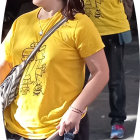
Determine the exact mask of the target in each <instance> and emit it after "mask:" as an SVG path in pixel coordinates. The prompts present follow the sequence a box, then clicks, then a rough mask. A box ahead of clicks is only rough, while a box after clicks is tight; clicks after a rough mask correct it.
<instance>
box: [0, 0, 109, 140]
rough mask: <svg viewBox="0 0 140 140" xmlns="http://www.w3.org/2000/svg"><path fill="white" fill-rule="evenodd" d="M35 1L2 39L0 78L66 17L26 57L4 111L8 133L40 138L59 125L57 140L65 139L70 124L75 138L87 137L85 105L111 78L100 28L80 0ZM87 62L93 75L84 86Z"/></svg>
mask: <svg viewBox="0 0 140 140" xmlns="http://www.w3.org/2000/svg"><path fill="white" fill-rule="evenodd" d="M33 4H35V5H37V6H38V7H39V8H37V9H35V10H33V11H31V12H29V13H26V14H23V15H21V16H20V17H18V18H17V19H16V20H15V21H14V23H13V25H12V27H11V30H10V31H9V33H8V35H7V36H6V38H5V39H4V41H3V42H2V45H1V47H0V52H1V56H2V55H3V60H2V61H1V62H0V83H2V81H3V80H4V78H5V77H6V75H7V74H8V73H9V72H10V70H11V68H12V67H14V66H15V65H18V64H20V63H21V62H22V61H24V60H26V58H27V57H28V56H29V54H30V53H31V51H32V50H33V49H34V48H35V47H36V45H37V43H38V42H39V41H40V40H41V38H42V37H43V36H44V35H45V33H46V32H47V31H48V30H49V29H50V28H51V27H53V26H54V25H55V24H56V23H57V22H58V21H60V20H61V19H62V18H63V17H64V16H65V17H67V18H68V21H67V22H66V23H64V24H63V25H62V26H61V27H60V28H59V29H58V30H56V31H55V32H54V33H53V34H52V35H51V36H50V37H49V39H48V40H47V41H45V43H44V44H43V45H42V46H41V48H40V50H39V51H38V52H37V54H36V55H35V57H34V59H32V60H31V61H30V62H29V63H28V65H27V67H26V69H25V71H24V73H23V76H22V78H21V81H20V85H19V90H18V95H17V97H16V99H15V100H14V101H13V102H12V103H11V104H10V105H9V106H8V107H7V108H6V109H5V111H4V121H5V127H6V129H7V130H8V132H9V133H10V134H9V135H10V137H9V138H12V139H14V140H15V139H16V140H21V139H22V140H23V139H24V140H27V139H38V140H41V139H46V138H48V137H49V136H50V135H51V134H53V133H54V132H55V131H56V130H57V129H59V136H57V137H56V138H55V140H63V137H64V139H65V138H66V136H67V134H68V132H69V131H71V130H72V131H73V134H76V136H75V138H74V140H88V139H89V136H88V135H89V132H88V130H89V126H88V125H89V124H88V115H87V114H86V113H85V112H84V110H85V109H86V107H88V106H89V104H91V103H92V102H93V101H94V100H95V99H96V97H97V96H98V94H99V93H100V92H101V91H102V89H103V88H104V87H105V85H106V84H107V83H108V80H109V68H108V64H107V60H106V57H105V53H104V49H103V48H104V44H103V42H102V40H101V37H100V34H99V32H98V30H97V29H96V27H95V26H94V24H93V22H92V21H91V19H90V18H89V17H88V16H87V15H85V14H84V13H85V11H84V1H83V0H33ZM91 30H92V31H93V32H91ZM85 64H87V66H88V68H89V70H90V73H91V75H92V76H91V79H90V81H89V82H88V83H87V85H86V86H85V87H84V88H83V86H84V79H85ZM65 132H66V133H65ZM78 132H79V133H78ZM64 133H65V136H63V134H64ZM11 136H12V137H11ZM67 140H71V139H70V138H67Z"/></svg>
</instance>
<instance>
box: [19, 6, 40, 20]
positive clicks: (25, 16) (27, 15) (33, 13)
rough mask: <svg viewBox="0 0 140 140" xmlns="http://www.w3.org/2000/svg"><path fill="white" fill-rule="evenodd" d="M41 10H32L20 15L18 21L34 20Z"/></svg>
mask: <svg viewBox="0 0 140 140" xmlns="http://www.w3.org/2000/svg"><path fill="white" fill-rule="evenodd" d="M39 10H40V8H37V9H35V10H32V11H30V12H27V13H24V14H22V15H20V16H19V17H18V18H17V20H18V21H20V20H23V19H32V18H33V17H35V16H37V14H38V12H39Z"/></svg>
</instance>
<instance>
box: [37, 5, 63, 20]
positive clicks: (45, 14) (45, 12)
mask: <svg viewBox="0 0 140 140" xmlns="http://www.w3.org/2000/svg"><path fill="white" fill-rule="evenodd" d="M62 8H63V5H62V3H59V4H56V5H53V6H52V7H51V6H50V8H49V9H48V8H45V7H42V9H41V10H40V12H39V14H38V18H39V19H40V20H41V19H48V18H51V17H52V16H53V15H54V14H55V13H57V12H58V11H60V10H61V9H62Z"/></svg>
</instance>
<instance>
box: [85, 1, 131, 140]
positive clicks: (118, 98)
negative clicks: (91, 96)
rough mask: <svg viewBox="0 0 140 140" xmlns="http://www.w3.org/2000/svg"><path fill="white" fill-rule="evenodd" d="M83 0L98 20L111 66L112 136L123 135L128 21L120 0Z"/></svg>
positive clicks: (88, 10)
mask: <svg viewBox="0 0 140 140" xmlns="http://www.w3.org/2000/svg"><path fill="white" fill-rule="evenodd" d="M84 2H85V11H86V14H87V15H88V17H90V19H91V20H92V21H93V23H94V24H95V26H96V28H97V29H98V31H99V33H100V35H101V37H102V40H103V43H104V44H105V48H104V51H105V54H106V57H107V61H108V65H109V69H110V80H109V83H108V87H109V101H110V109H111V112H110V113H109V117H110V118H112V120H111V126H112V129H111V136H110V137H111V138H112V139H113V138H122V137H123V135H124V127H123V123H124V120H125V119H126V112H125V104H126V91H125V82H124V70H123V57H124V45H125V43H129V42H131V40H132V36H131V32H130V26H129V22H128V20H127V16H126V14H125V11H124V6H123V3H122V1H121V0H84ZM125 4H126V2H125ZM93 32H94V31H93ZM86 71H87V73H86V75H89V71H88V69H86ZM86 79H87V78H86Z"/></svg>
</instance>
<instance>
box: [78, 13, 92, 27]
mask: <svg viewBox="0 0 140 140" xmlns="http://www.w3.org/2000/svg"><path fill="white" fill-rule="evenodd" d="M75 21H77V24H78V25H81V26H94V23H93V22H92V20H91V19H90V18H89V17H88V16H87V15H86V14H82V13H78V14H76V15H75Z"/></svg>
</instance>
